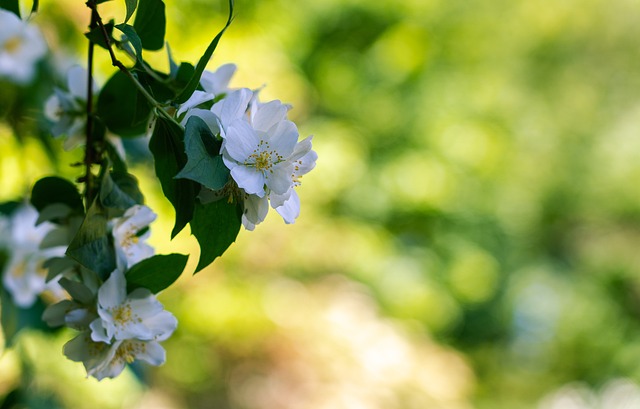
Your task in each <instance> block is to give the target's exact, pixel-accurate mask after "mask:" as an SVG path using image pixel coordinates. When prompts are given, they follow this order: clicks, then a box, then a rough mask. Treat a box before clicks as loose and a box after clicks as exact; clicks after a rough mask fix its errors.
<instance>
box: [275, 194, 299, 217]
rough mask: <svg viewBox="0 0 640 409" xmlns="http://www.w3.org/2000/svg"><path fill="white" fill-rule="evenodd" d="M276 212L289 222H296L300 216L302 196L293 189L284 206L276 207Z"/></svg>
mask: <svg viewBox="0 0 640 409" xmlns="http://www.w3.org/2000/svg"><path fill="white" fill-rule="evenodd" d="M276 212H278V214H279V215H280V216H282V218H283V219H284V222H285V223H287V224H292V223H295V221H296V219H297V218H298V216H300V197H299V196H298V194H297V193H296V192H295V190H293V189H292V192H291V197H289V200H287V201H286V202H284V204H283V205H282V206H279V207H276Z"/></svg>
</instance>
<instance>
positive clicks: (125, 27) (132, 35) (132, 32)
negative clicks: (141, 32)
mask: <svg viewBox="0 0 640 409" xmlns="http://www.w3.org/2000/svg"><path fill="white" fill-rule="evenodd" d="M116 28H117V29H118V30H120V31H122V32H123V33H124V35H125V36H127V40H128V41H129V42H130V43H131V45H132V46H133V49H134V50H135V51H136V57H138V59H139V60H142V41H141V40H140V37H138V33H136V29H135V28H133V26H130V25H129V24H118V25H117V26H116Z"/></svg>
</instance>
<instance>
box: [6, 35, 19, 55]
mask: <svg viewBox="0 0 640 409" xmlns="http://www.w3.org/2000/svg"><path fill="white" fill-rule="evenodd" d="M21 45H22V39H21V38H20V37H18V36H15V37H11V38H10V39H8V40H7V41H5V42H4V47H3V48H4V49H5V50H6V51H7V52H8V53H9V54H13V53H15V52H16V51H18V48H20V46H21Z"/></svg>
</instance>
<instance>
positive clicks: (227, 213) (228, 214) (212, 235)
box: [190, 199, 242, 274]
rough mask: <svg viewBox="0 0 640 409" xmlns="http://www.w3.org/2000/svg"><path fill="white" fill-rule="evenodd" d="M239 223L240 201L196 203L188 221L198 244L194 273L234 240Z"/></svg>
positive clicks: (222, 251) (222, 200)
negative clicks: (191, 217)
mask: <svg viewBox="0 0 640 409" xmlns="http://www.w3.org/2000/svg"><path fill="white" fill-rule="evenodd" d="M241 224H242V205H241V204H240V203H237V202H236V203H230V202H229V201H228V200H225V199H221V200H217V201H215V202H212V203H208V204H206V205H202V204H200V203H197V204H196V206H195V211H194V213H193V220H192V221H191V223H190V226H191V234H193V235H194V236H195V237H196V239H197V240H198V243H199V244H200V260H199V261H198V267H196V271H195V273H197V272H198V271H200V270H202V269H203V268H205V267H206V266H208V265H209V264H211V263H213V261H214V260H215V259H216V258H217V257H219V256H221V255H222V253H224V252H225V251H226V250H227V248H229V246H230V245H231V243H233V242H234V241H236V237H237V236H238V232H239V231H240V225H241ZM195 273H194V274H195Z"/></svg>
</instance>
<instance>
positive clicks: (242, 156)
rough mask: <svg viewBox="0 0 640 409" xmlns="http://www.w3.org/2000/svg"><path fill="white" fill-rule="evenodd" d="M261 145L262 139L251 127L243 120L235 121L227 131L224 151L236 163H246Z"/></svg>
mask: <svg viewBox="0 0 640 409" xmlns="http://www.w3.org/2000/svg"><path fill="white" fill-rule="evenodd" d="M259 143H260V138H258V135H256V133H255V132H254V130H253V128H251V125H249V124H248V123H247V122H245V121H242V120H240V121H234V122H233V123H232V124H230V125H229V127H228V129H227V134H226V138H225V144H224V151H225V152H226V153H227V154H228V155H229V157H231V158H232V159H233V160H235V161H236V162H238V163H244V162H245V161H246V160H247V159H248V158H249V156H250V155H251V154H252V153H253V151H254V150H255V149H257V147H258V144H259Z"/></svg>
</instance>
